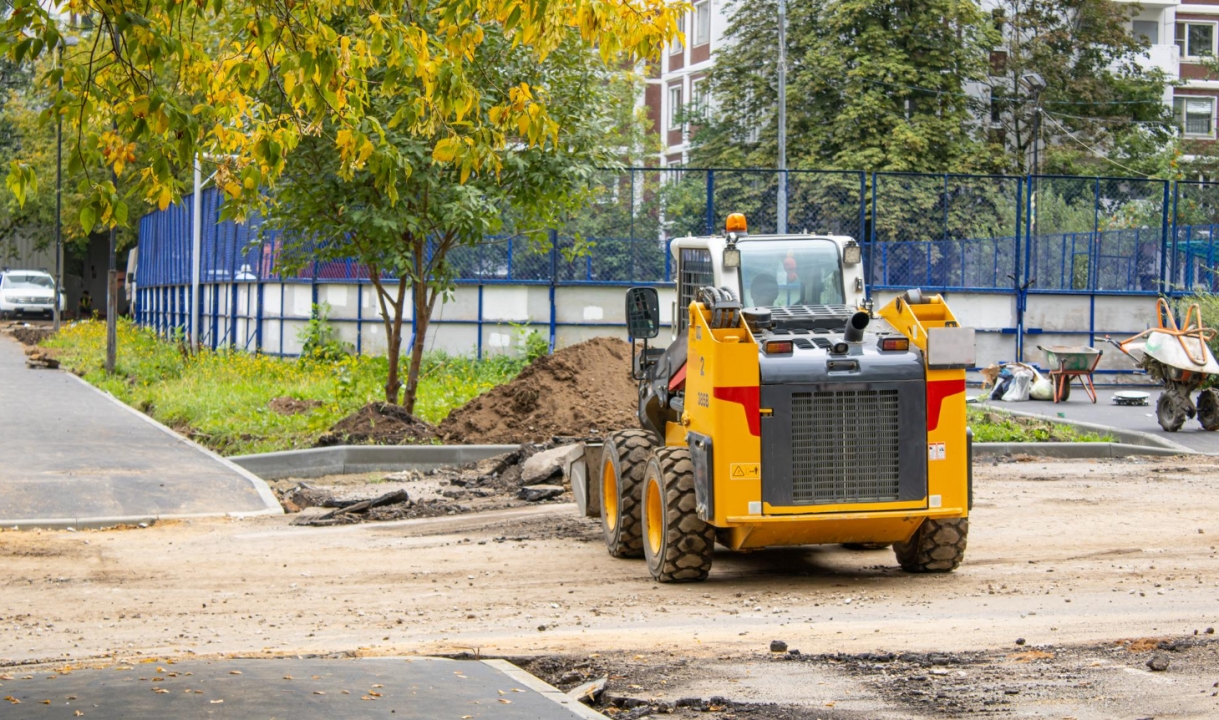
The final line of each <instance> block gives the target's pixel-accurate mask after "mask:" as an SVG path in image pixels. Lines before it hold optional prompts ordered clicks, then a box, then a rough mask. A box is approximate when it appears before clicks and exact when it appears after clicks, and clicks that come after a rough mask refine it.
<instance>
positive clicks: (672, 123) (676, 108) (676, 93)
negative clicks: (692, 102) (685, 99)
mask: <svg viewBox="0 0 1219 720" xmlns="http://www.w3.org/2000/svg"><path fill="white" fill-rule="evenodd" d="M680 127H681V86H680V85H674V86H673V87H671V88H669V129H670V130H677V129H678V128H680Z"/></svg>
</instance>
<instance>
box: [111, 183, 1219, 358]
mask: <svg viewBox="0 0 1219 720" xmlns="http://www.w3.org/2000/svg"><path fill="white" fill-rule="evenodd" d="M783 184H786V190H787V217H786V218H785V219H786V227H787V230H788V231H789V232H813V233H826V234H839V235H849V236H851V237H854V238H857V239H859V240H861V242H862V244H863V246H864V250H865V262H866V263H867V277H868V284H869V292H870V293H871V295H872V296H873V297H874V298H875V299H876V300H877V301H878V302H883V301H885V300H887V299H888V298H889V297H891V296H892V295H894V294H896V293H898V292H901V291H903V290H905V289H907V288H911V287H919V288H922V289H923V290H926V291H938V292H943V293H945V294H947V295H948V296H949V298H950V302H953V304H954V311H955V312H957V314H958V315H963V316H964V319H965V321H966V322H968V323H969V324H971V325H973V326H974V327H976V328H978V330H979V331H980V333H981V336H980V340H979V363H982V362H990V361H994V360H1011V359H1022V358H1026V357H1027V358H1028V359H1031V360H1039V359H1040V357H1041V356H1040V353H1039V352H1036V351H1032V352H1026V347H1025V345H1026V343H1031V344H1034V345H1035V344H1042V345H1044V344H1076V345H1079V344H1088V345H1095V344H1096V343H1097V341H1098V337H1100V336H1103V335H1105V334H1112V335H1114V336H1119V335H1124V334H1133V333H1134V332H1138V331H1140V330H1142V329H1144V328H1145V327H1146V326H1147V325H1148V324H1149V323H1151V322H1154V319H1155V316H1154V303H1153V302H1152V300H1151V298H1152V297H1154V296H1156V295H1159V294H1164V295H1167V296H1170V297H1178V296H1182V295H1186V294H1191V293H1194V292H1198V291H1206V292H1210V291H1213V290H1216V288H1217V286H1219V281H1217V280H1216V277H1215V273H1214V272H1213V270H1214V268H1215V263H1216V259H1217V258H1216V252H1217V249H1216V247H1215V240H1216V231H1217V230H1219V185H1217V184H1211V183H1202V182H1170V181H1162V180H1148V179H1137V178H1104V177H1062V176H1029V177H1009V176H993V175H953V174H923V173H863V172H839V171H796V170H791V171H787V172H786V173H780V172H778V171H774V170H759V169H750V170H721V169H690V168H680V169H655V168H647V169H628V170H624V171H622V172H612V173H611V172H607V173H606V174H605V175H604V176H603V177H602V178H600V179H599V180H598V182H597V185H596V187H595V197H596V199H595V201H594V202H593V203H592V204H590V205H589V206H588V207H587V208H586V209H585V211H584V212H582V213H581V214H579V215H578V216H577V217H573V218H571V219H570V220H569V221H568V222H567V223H566V224H565V225H564V226H563V227H557V228H553V229H550V230H549V231H548V233H547V235H548V237H549V243H545V245H546V247H544V248H539V247H538V243H531V242H530V241H529V240H528V239H527V238H526V237H524V236H523V235H510V234H503V235H500V236H493V237H488V238H486V239H485V240H484V241H483V242H482V243H479V244H477V245H472V246H468V247H461V248H459V249H457V250H455V251H453V252H452V253H451V255H450V260H451V264H452V266H453V268H454V269H455V271H456V276H457V278H458V288H457V292H456V293H455V294H454V296H453V297H452V298H450V299H449V301H448V302H446V303H445V304H444V305H443V307H440V308H438V309H437V317H435V318H434V319H433V322H434V325H433V326H432V328H433V329H432V330H431V331H430V333H432V336H431V337H430V338H429V342H430V343H431V344H432V345H433V346H434V347H440V348H444V349H448V350H451V351H456V352H469V351H471V350H474V351H475V352H477V353H479V354H480V355H481V354H482V353H484V352H491V351H496V352H500V351H512V350H513V348H514V347H515V346H516V345H517V344H518V342H519V337H520V334H521V331H522V330H527V329H536V330H540V331H542V332H543V333H545V334H546V335H547V336H548V338H549V340H550V343H551V346H552V347H553V346H554V345H555V344H565V343H570V342H576V341H579V340H580V339H583V338H586V337H589V336H593V335H601V334H618V335H620V336H623V337H625V326H624V318H623V310H622V304H623V303H622V288H623V287H625V286H629V285H638V284H647V285H655V286H658V287H660V288H661V290H662V292H665V293H668V294H671V293H672V279H673V277H674V274H675V270H676V269H675V268H674V266H673V259H672V255H671V254H670V252H669V242H670V241H671V240H672V239H674V238H677V237H682V236H685V235H689V234H706V233H710V232H717V231H719V229H720V228H722V227H723V224H724V220H725V219H726V217H727V215H728V214H729V213H734V212H741V213H744V214H745V215H746V217H747V218H748V221H749V228H750V232H752V233H772V232H776V231H777V230H778V229H779V227H780V223H779V222H778V220H779V218H778V216H777V207H778V204H779V203H778V200H779V192H780V188H781V186H782V185H783ZM202 195H203V197H202V203H203V206H202V211H203V217H204V223H203V234H202V238H201V247H202V252H201V258H200V259H201V277H200V283H201V288H200V293H199V296H198V297H197V298H192V297H191V290H190V287H191V247H192V242H191V240H192V238H191V232H190V227H191V226H190V217H191V204H192V202H193V200H194V198H193V196H188V197H186V198H184V199H183V202H182V203H181V204H178V205H174V206H171V207H169V208H167V209H166V210H164V211H160V212H154V213H151V214H149V215H147V216H145V217H144V218H142V219H141V221H140V226H139V250H140V251H139V255H138V267H137V271H136V279H135V282H136V285H137V296H136V305H135V310H134V312H135V316H136V318H137V319H138V321H139V322H140V323H142V324H144V325H147V326H150V327H154V328H156V329H157V330H158V331H159V332H161V333H164V334H173V333H178V332H181V333H188V332H189V331H190V327H189V324H190V316H191V312H190V306H191V303H192V302H193V303H197V304H198V307H199V310H200V327H199V329H198V330H199V337H200V338H201V340H202V341H203V342H205V343H207V344H208V345H210V346H212V347H219V346H222V345H228V346H232V347H238V348H245V349H248V350H255V351H260V352H267V353H274V354H285V355H292V354H295V353H296V352H298V351H299V347H300V343H299V341H298V340H297V338H296V333H297V331H298V330H299V328H300V327H301V326H302V325H303V324H304V323H305V322H307V320H308V319H309V317H310V316H311V314H312V312H313V306H314V305H317V304H319V303H323V302H325V303H327V304H329V305H330V308H331V310H330V319H331V322H333V323H335V325H336V327H338V329H339V334H340V336H341V337H343V338H344V339H345V340H346V341H348V342H350V343H351V344H352V346H353V347H354V348H355V349H356V351H358V352H382V351H383V350H384V341H383V331H382V330H380V329H379V326H380V324H381V318H380V315H379V309H378V306H377V303H376V301H375V298H374V291H373V290H372V288H371V287H369V285H370V283H369V280H368V274H367V269H366V268H364V267H363V266H361V265H360V264H359V263H358V262H356V261H354V260H347V261H330V262H314V263H311V264H308V265H306V266H305V267H304V268H302V269H301V270H300V271H298V272H295V273H291V274H287V273H284V272H281V269H280V268H279V267H278V266H277V258H279V257H280V253H281V249H282V246H283V238H282V237H280V236H279V234H278V233H277V232H275V231H274V230H271V229H268V228H265V227H264V226H263V224H262V222H261V220H260V219H258V218H254V219H252V220H251V221H250V222H248V223H246V224H241V225H239V224H236V223H233V222H219V221H218V218H219V213H220V208H221V203H222V202H223V200H222V196H221V194H220V193H218V192H217V191H216V190H214V189H208V190H206V191H204V193H203V194H202ZM577 247H580V248H582V251H581V252H578V253H577V252H575V248H577ZM670 299H671V298H668V297H666V298H665V301H664V302H662V308H664V309H665V312H666V313H668V312H669V310H668V308H669V307H671V303H670V302H669V300H670ZM668 319H669V318H666V320H668ZM1102 368H1103V369H1105V370H1107V371H1111V372H1128V371H1129V370H1130V366H1129V365H1128V364H1127V363H1125V362H1124V360H1123V359H1121V358H1118V357H1114V353H1108V354H1107V356H1106V358H1105V362H1104V363H1103V364H1102Z"/></svg>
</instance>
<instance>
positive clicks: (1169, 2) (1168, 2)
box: [1113, 0, 1181, 10]
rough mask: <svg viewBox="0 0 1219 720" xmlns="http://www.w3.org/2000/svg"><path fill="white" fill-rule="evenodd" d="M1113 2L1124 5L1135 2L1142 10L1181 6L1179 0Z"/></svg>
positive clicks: (1126, 0)
mask: <svg viewBox="0 0 1219 720" xmlns="http://www.w3.org/2000/svg"><path fill="white" fill-rule="evenodd" d="M1113 2H1115V3H1122V4H1125V5H1134V4H1136V3H1137V4H1138V5H1139V6H1141V7H1142V8H1143V9H1144V10H1152V9H1155V8H1170V7H1181V0H1113Z"/></svg>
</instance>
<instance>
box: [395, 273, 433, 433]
mask: <svg viewBox="0 0 1219 720" xmlns="http://www.w3.org/2000/svg"><path fill="white" fill-rule="evenodd" d="M411 300H412V303H413V309H414V313H415V338H414V339H415V341H414V343H412V344H411V364H410V368H409V369H408V370H407V373H406V396H405V397H404V398H402V406H403V407H405V408H406V411H407V412H409V413H410V414H412V415H414V414H415V399H416V397H417V396H418V393H419V369H420V368H421V367H422V366H423V350H424V348H425V346H426V342H425V340H426V339H427V329H428V325H429V324H430V323H431V320H432V308H433V307H434V306H435V304H436V293H435V292H432V293H431V296H430V297H429V293H428V286H427V284H426V283H424V282H422V281H417V282H414V283H412V284H411Z"/></svg>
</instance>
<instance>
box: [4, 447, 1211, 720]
mask: <svg viewBox="0 0 1219 720" xmlns="http://www.w3.org/2000/svg"><path fill="white" fill-rule="evenodd" d="M1217 469H1219V465H1217V464H1216V463H1215V461H1214V460H1213V459H1211V458H1206V457H1193V458H1186V459H1180V458H1163V459H1128V460H1122V461H1104V462H1099V461H1098V462H1053V463H1047V462H1042V461H1034V462H1013V463H1000V464H996V465H983V466H980V467H978V468H977V471H976V480H975V488H976V493H977V503H976V506H975V508H974V512H973V515H972V518H971V535H970V538H969V551H968V554H967V558H966V563H965V565H964V566H963V567H962V568H961V569H960V570H959V571H958V572H956V573H954V574H951V575H945V576H911V575H906V574H904V573H902V572H900V571H899V570H898V569H897V567H896V562H895V561H894V559H893V556H892V553H891V552H890V551H887V550H886V551H848V550H845V549H842V548H838V547H813V548H800V549H790V550H774V551H765V552H758V553H754V554H750V555H731V554H727V553H720V554H717V556H716V559H715V563H716V564H715V568H714V569H713V571H712V574H711V578H710V579H709V580H708V581H707V582H705V583H702V584H696V585H657V584H655V583H653V582H652V581H651V580H650V578H649V577H648V576H647V572H646V569H645V568H644V566H643V564H642V562H641V561H625V560H614V559H612V558H610V557H609V556H608V555H607V554H606V553H605V550H604V547H603V545H602V544H601V541H600V537H599V530H598V528H597V526H596V525H595V524H594V523H593V522H592V521H586V520H583V519H578V518H576V517H574V510H573V508H572V507H571V506H569V505H557V506H556V505H549V506H537V507H527V508H519V509H511V510H503V511H498V512H495V513H484V514H474V515H462V516H456V517H443V518H430V519H424V520H409V521H403V522H398V523H386V524H377V525H371V524H370V525H356V526H346V527H335V528H302V527H291V526H289V525H288V522H289V520H288V519H287V518H257V519H249V520H242V521H236V520H232V521H225V520H217V521H197V522H191V523H175V524H161V525H156V526H154V527H151V528H148V529H132V530H123V531H96V532H78V533H69V532H55V533H51V532H42V533H13V532H5V533H0V637H3V638H4V642H3V643H0V664H7V665H13V664H23V663H31V662H48V663H65V662H67V663H81V662H86V661H89V660H97V661H117V660H130V659H134V658H137V657H139V656H156V657H172V656H184V655H218V654H242V655H259V654H305V653H320V654H327V653H357V654H370V655H380V654H408V653H437V654H452V653H460V652H463V651H466V652H478V653H481V654H482V655H484V656H486V655H493V656H512V657H517V658H525V657H529V658H537V659H536V660H535V661H534V666H533V667H531V668H530V669H531V670H533V671H535V672H536V673H538V674H540V675H542V676H544V677H547V678H548V679H550V680H552V681H554V682H557V683H560V684H561V685H562V686H563V687H569V686H571V685H574V684H577V682H578V680H582V679H584V678H586V677H591V676H594V675H596V674H598V673H601V672H605V673H608V674H610V675H611V681H610V692H611V693H612V694H616V695H618V696H619V697H620V698H622V697H629V698H641V699H646V700H656V699H659V700H661V701H668V702H672V701H676V700H678V699H681V698H686V697H700V698H703V699H709V698H711V696H722V697H723V698H725V699H726V700H727V701H731V702H729V703H728V704H726V705H724V706H723V709H721V710H719V711H718V712H720V713H721V715H723V716H724V717H729V716H737V717H793V718H794V717H800V718H804V717H809V718H812V717H825V718H842V717H911V716H916V715H924V714H925V715H928V716H931V715H936V714H941V713H949V714H957V713H973V712H981V713H991V712H1000V711H1001V712H1004V713H1006V714H1012V713H1014V716H1047V717H1067V716H1069V717H1078V718H1093V717H1095V718H1101V717H1123V716H1129V717H1146V716H1152V715H1154V716H1157V717H1161V716H1162V717H1169V716H1171V717H1216V716H1219V697H1216V696H1215V695H1214V693H1216V692H1219V687H1212V685H1214V684H1215V683H1219V642H1216V641H1215V638H1216V637H1219V636H1216V635H1213V634H1207V633H1208V628H1214V627H1219V562H1217V558H1219V554H1217V551H1216V545H1219V493H1216V492H1215V487H1216V478H1215V473H1216V470H1217ZM1211 632H1213V631H1211ZM1195 633H1197V634H1196V635H1195ZM1018 638H1020V639H1022V640H1023V644H1022V645H1017V644H1016V643H1017V639H1018ZM1148 638H1151V639H1150V640H1148ZM1123 639H1127V640H1130V639H1141V640H1140V642H1137V643H1134V644H1133V645H1132V644H1130V643H1127V644H1125V645H1119V644H1116V642H1117V641H1119V640H1123ZM771 640H783V641H784V642H786V643H787V645H788V646H789V647H790V648H791V649H796V650H799V651H800V653H801V654H800V655H799V656H796V655H791V654H783V653H771V652H770V651H769V644H770V641H771ZM1161 640H1164V643H1163V644H1162V645H1161V644H1160V641H1161ZM1157 655H1162V656H1164V657H1165V658H1166V659H1168V660H1169V661H1170V667H1169V669H1168V670H1167V671H1165V672H1152V671H1150V670H1149V669H1148V668H1147V667H1145V666H1144V664H1145V663H1146V662H1147V660H1149V659H1150V658H1151V657H1152V656H1157ZM521 662H526V661H525V660H521ZM2 689H3V688H2V687H0V690H2ZM0 694H2V693H0ZM620 702H626V704H628V705H629V704H630V702H627V701H621V700H620ZM759 703H778V704H779V706H778V707H772V706H767V705H759ZM704 706H710V705H709V704H708V703H704ZM714 707H720V706H718V705H716V706H714ZM645 712H646V711H645ZM677 712H678V713H679V714H680V713H683V712H692V711H689V710H688V709H685V708H682V709H678V710H677ZM637 713H638V711H632V710H626V711H624V714H625V715H629V716H631V717H638V716H639V715H638V714H637ZM698 715H699V716H700V717H705V716H706V714H705V713H699V714H698Z"/></svg>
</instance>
